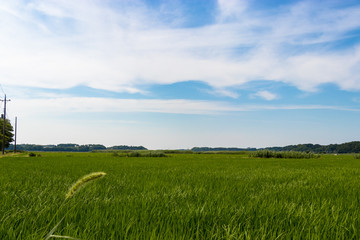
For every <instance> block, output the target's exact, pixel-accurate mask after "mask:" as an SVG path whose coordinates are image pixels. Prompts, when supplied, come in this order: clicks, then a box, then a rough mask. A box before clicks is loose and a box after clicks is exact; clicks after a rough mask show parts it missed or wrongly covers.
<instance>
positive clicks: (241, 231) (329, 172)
mask: <svg viewBox="0 0 360 240" xmlns="http://www.w3.org/2000/svg"><path fill="white" fill-rule="evenodd" d="M39 154H40V155H41V156H39ZM167 155H168V157H147V156H139V157H129V156H128V155H123V154H113V153H37V154H36V157H29V156H28V154H20V155H16V156H9V157H3V158H0V203H1V205H0V239H37V240H38V239H45V237H46V236H47V235H48V233H49V231H50V230H51V229H53V228H54V227H55V225H56V224H57V223H60V224H59V225H58V226H57V228H56V229H55V231H54V233H53V234H54V235H57V236H69V237H72V238H76V239H82V240H84V239H360V232H359V231H360V160H359V159H356V158H354V156H352V155H337V156H335V155H321V156H320V158H314V159H275V158H267V159H261V158H252V157H249V156H248V155H247V154H167ZM92 172H104V173H106V176H104V177H102V178H100V179H97V180H96V181H94V182H90V183H88V184H87V185H86V186H83V187H82V188H81V189H80V190H78V191H77V192H76V194H74V195H73V196H72V197H71V198H69V199H67V200H65V198H66V197H65V195H66V193H67V192H68V190H69V188H70V187H71V186H73V184H74V183H75V182H76V181H77V180H78V179H79V178H81V177H83V176H85V175H87V174H89V173H92ZM50 239H52V238H50Z"/></svg>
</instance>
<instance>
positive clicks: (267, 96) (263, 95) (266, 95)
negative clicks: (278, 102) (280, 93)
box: [252, 91, 277, 101]
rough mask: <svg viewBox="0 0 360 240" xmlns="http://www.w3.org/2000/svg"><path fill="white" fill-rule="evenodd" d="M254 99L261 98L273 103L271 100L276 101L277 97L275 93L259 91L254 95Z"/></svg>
mask: <svg viewBox="0 0 360 240" xmlns="http://www.w3.org/2000/svg"><path fill="white" fill-rule="evenodd" d="M252 97H260V98H262V99H265V100H267V101H271V100H274V99H276V98H277V95H276V94H274V93H271V92H269V91H258V92H257V93H255V94H253V95H252Z"/></svg>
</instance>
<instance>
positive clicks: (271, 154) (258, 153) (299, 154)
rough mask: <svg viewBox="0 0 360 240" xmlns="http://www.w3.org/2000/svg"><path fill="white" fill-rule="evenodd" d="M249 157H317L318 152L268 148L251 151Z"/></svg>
mask: <svg viewBox="0 0 360 240" xmlns="http://www.w3.org/2000/svg"><path fill="white" fill-rule="evenodd" d="M249 157H256V158H295V159H302V158H307V159H309V158H319V157H320V155H319V154H314V153H312V152H295V151H283V152H276V151H270V150H259V151H256V152H252V153H250V154H249Z"/></svg>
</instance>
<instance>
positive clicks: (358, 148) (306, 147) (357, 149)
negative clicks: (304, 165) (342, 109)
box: [191, 141, 360, 154]
mask: <svg viewBox="0 0 360 240" xmlns="http://www.w3.org/2000/svg"><path fill="white" fill-rule="evenodd" d="M191 150H192V151H193V152H208V151H257V150H270V151H277V152H278V151H296V152H312V153H333V154H336V153H360V141H353V142H347V143H341V144H330V145H320V144H311V143H308V144H297V145H288V146H285V147H268V148H210V147H194V148H192V149H191Z"/></svg>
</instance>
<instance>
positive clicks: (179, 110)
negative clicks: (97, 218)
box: [11, 97, 360, 115]
mask: <svg viewBox="0 0 360 240" xmlns="http://www.w3.org/2000/svg"><path fill="white" fill-rule="evenodd" d="M11 108H12V111H13V112H18V113H21V114H22V115H34V114H41V113H44V112H46V113H47V115H52V114H55V115H63V114H70V113H122V112H123V113H136V112H141V113H168V114H190V115H204V114H205V115H214V114H215V115H218V114H226V113H234V112H248V111H264V110H265V111H266V110H336V111H352V112H358V111H360V109H357V108H350V107H349V108H348V107H341V106H331V105H285V104H282V105H269V104H266V105H253V104H252V105H250V104H244V105H239V104H229V103H226V102H221V101H202V100H183V99H173V100H160V99H150V100H149V99H112V98H80V97H69V98H51V99H48V100H46V101H44V99H16V100H14V101H12V102H11Z"/></svg>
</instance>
